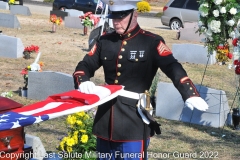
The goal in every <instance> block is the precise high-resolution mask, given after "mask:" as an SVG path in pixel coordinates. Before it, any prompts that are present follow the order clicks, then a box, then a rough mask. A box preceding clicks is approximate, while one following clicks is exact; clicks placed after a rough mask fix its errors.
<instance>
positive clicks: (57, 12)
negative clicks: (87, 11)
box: [50, 10, 68, 20]
mask: <svg viewBox="0 0 240 160" xmlns="http://www.w3.org/2000/svg"><path fill="white" fill-rule="evenodd" d="M52 14H55V15H56V16H57V17H61V18H62V19H63V20H64V19H65V17H67V16H68V12H64V11H60V10H53V11H50V15H52Z"/></svg>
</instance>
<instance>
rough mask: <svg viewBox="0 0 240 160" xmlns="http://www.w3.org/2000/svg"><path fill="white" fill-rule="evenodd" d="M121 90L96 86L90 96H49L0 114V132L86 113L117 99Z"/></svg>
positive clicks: (72, 94)
mask: <svg viewBox="0 0 240 160" xmlns="http://www.w3.org/2000/svg"><path fill="white" fill-rule="evenodd" d="M122 90H123V86H120V85H106V86H96V89H95V90H94V93H92V94H85V93H81V92H80V91H78V90H72V91H69V92H64V93H61V94H55V95H52V96H49V97H48V98H47V99H46V100H44V101H41V102H37V103H34V104H31V105H28V106H25V107H22V108H18V109H15V110H12V111H9V112H5V113H2V114H0V131H1V130H8V129H13V128H18V127H21V126H28V125H31V124H34V123H39V122H42V121H46V120H49V119H53V118H56V117H60V116H64V115H69V114H73V113H76V112H81V111H87V110H89V109H91V108H94V107H96V106H98V105H101V104H103V103H105V102H107V101H109V100H111V99H113V98H115V97H117V96H118V95H119V94H120V92H121V91H122Z"/></svg>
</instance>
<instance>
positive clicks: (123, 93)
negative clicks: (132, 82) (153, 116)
mask: <svg viewBox="0 0 240 160" xmlns="http://www.w3.org/2000/svg"><path fill="white" fill-rule="evenodd" d="M119 96H123V97H127V98H131V99H137V100H139V101H138V104H137V109H138V113H139V114H140V116H141V117H142V120H143V122H144V123H146V124H149V123H150V121H149V120H148V119H147V118H146V116H145V115H144V114H143V113H142V110H141V109H140V106H142V107H144V108H145V106H146V94H144V93H136V92H131V91H126V90H122V91H121V92H120V93H119ZM150 108H152V106H151V104H150ZM151 112H152V111H151Z"/></svg>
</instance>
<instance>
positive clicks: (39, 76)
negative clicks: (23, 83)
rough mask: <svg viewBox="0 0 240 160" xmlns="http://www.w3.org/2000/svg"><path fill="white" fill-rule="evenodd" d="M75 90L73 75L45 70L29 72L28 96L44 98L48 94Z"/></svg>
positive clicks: (38, 98)
mask: <svg viewBox="0 0 240 160" xmlns="http://www.w3.org/2000/svg"><path fill="white" fill-rule="evenodd" d="M70 90H74V82H73V77H72V75H69V74H65V73H61V72H53V71H43V72H34V71H30V72H29V73H28V98H30V99H36V100H44V99H46V98H47V97H48V96H50V95H53V94H57V93H62V92H67V91H70Z"/></svg>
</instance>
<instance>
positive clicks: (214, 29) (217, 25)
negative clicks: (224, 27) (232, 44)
mask: <svg viewBox="0 0 240 160" xmlns="http://www.w3.org/2000/svg"><path fill="white" fill-rule="evenodd" d="M220 26H221V22H220V21H216V20H212V21H211V22H210V23H209V24H208V27H209V28H210V29H211V30H212V32H214V33H220V32H221V29H220Z"/></svg>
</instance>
